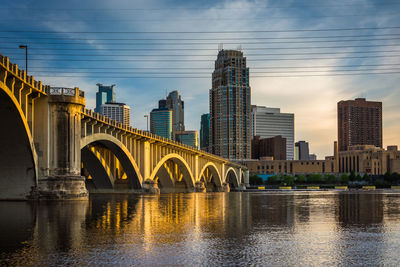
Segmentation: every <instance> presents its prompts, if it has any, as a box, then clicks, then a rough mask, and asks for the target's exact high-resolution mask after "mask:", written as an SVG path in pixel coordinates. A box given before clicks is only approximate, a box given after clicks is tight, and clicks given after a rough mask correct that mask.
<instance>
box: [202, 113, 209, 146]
mask: <svg viewBox="0 0 400 267" xmlns="http://www.w3.org/2000/svg"><path fill="white" fill-rule="evenodd" d="M209 138H210V114H209V113H207V114H203V115H201V121H200V149H202V150H204V151H208V147H209Z"/></svg>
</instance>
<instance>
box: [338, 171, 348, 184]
mask: <svg viewBox="0 0 400 267" xmlns="http://www.w3.org/2000/svg"><path fill="white" fill-rule="evenodd" d="M349 180H350V179H349V176H348V175H347V174H345V173H343V174H342V175H341V176H340V183H341V184H348V183H349Z"/></svg>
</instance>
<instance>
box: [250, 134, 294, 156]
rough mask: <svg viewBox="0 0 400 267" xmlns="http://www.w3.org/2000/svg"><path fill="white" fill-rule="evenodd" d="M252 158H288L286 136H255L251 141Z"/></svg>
mask: <svg viewBox="0 0 400 267" xmlns="http://www.w3.org/2000/svg"><path fill="white" fill-rule="evenodd" d="M251 154H252V159H260V158H262V157H272V158H273V159H275V160H286V138H283V137H282V136H280V135H278V136H274V137H271V138H260V137H259V136H254V138H253V140H252V142H251Z"/></svg>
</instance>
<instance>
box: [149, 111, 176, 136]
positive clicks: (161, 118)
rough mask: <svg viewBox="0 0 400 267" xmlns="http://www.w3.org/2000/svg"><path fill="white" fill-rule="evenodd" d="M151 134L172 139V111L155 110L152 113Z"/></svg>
mask: <svg viewBox="0 0 400 267" xmlns="http://www.w3.org/2000/svg"><path fill="white" fill-rule="evenodd" d="M150 132H151V133H153V134H156V135H158V136H161V137H165V138H168V139H172V110H170V109H168V108H155V109H153V110H152V111H151V112H150Z"/></svg>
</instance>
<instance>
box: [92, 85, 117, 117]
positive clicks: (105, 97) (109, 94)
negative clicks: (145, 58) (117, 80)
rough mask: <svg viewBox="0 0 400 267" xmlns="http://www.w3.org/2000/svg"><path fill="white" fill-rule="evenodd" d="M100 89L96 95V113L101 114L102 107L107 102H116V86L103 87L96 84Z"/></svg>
mask: <svg viewBox="0 0 400 267" xmlns="http://www.w3.org/2000/svg"><path fill="white" fill-rule="evenodd" d="M96 85H97V86H98V87H99V90H98V92H97V93H96V107H95V109H94V112H97V113H101V106H102V105H104V104H105V103H107V102H115V95H114V86H115V84H113V85H102V84H101V83H98V84H96Z"/></svg>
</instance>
